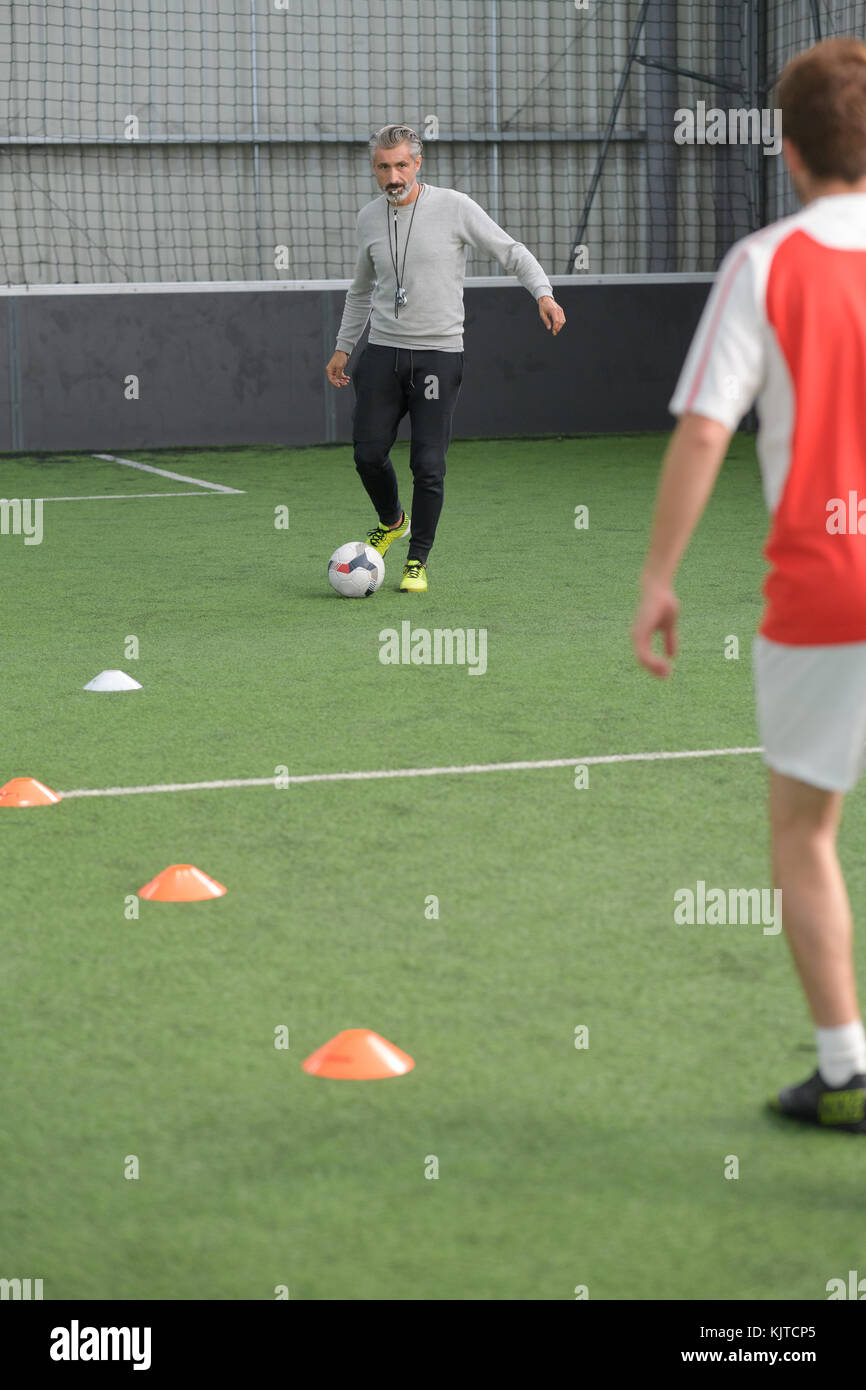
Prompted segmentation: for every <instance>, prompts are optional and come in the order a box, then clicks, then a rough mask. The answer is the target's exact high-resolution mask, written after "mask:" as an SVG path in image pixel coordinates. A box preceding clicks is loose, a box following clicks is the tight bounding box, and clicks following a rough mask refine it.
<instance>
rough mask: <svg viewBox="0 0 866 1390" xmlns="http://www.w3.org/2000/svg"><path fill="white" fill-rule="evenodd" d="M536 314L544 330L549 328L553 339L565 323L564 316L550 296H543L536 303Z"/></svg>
mask: <svg viewBox="0 0 866 1390" xmlns="http://www.w3.org/2000/svg"><path fill="white" fill-rule="evenodd" d="M538 312H539V314H540V315H541V318H542V322H543V323H544V326H545V328H549V329H550V330H551V331H552V333H553V336H554V338H555V337H556V335H557V333H558V332H559V330H560V328H562V325H563V324H564V323H565V314H564V313H563V311H562V308H561V307H560V305H559V304H557V302H556V300H555V299H554V298H553V296H552V295H549V294H543V295H542V296H541V298H540V299H539V301H538Z"/></svg>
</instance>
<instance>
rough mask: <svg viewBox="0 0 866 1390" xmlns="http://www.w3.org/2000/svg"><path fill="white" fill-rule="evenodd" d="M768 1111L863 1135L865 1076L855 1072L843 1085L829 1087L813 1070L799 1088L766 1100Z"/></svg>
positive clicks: (865, 1132)
mask: <svg viewBox="0 0 866 1390" xmlns="http://www.w3.org/2000/svg"><path fill="white" fill-rule="evenodd" d="M767 1104H768V1105H769V1107H770V1109H771V1110H775V1111H776V1112H777V1113H778V1114H781V1115H787V1116H788V1117H789V1118H790V1119H792V1120H803V1121H805V1123H806V1124H810V1125H820V1127H821V1128H822V1129H841V1130H845V1131H846V1132H847V1133H848V1134H866V1076H864V1075H863V1073H862V1072H857V1073H855V1075H854V1076H852V1077H851V1079H850V1080H849V1081H846V1083H845V1085H844V1086H828V1085H827V1083H826V1081H825V1080H824V1079H823V1077H822V1076H821V1073H820V1072H818V1071H816V1072H815V1073H814V1074H813V1075H812V1076H810V1077H809V1079H808V1081H803V1082H802V1083H801V1084H800V1085H799V1086H787V1087H786V1088H785V1089H784V1090H783V1091H780V1092H779V1094H778V1095H777V1096H774V1097H773V1099H772V1100H770V1101H768V1102H767Z"/></svg>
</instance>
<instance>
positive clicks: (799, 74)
mask: <svg viewBox="0 0 866 1390" xmlns="http://www.w3.org/2000/svg"><path fill="white" fill-rule="evenodd" d="M776 105H777V106H778V107H779V108H780V109H781V112H782V134H783V136H785V137H787V138H788V139H789V140H790V141H791V142H792V144H794V145H796V147H797V149H798V151H799V152H800V154H801V155H802V156H803V162H804V163H805V165H806V168H807V169H808V170H809V173H810V174H812V175H813V176H814V177H815V178H822V179H830V178H836V179H843V180H844V181H845V182H846V183H856V182H857V180H858V179H861V178H863V176H864V175H866V43H864V42H863V41H862V40H861V39H825V40H824V41H823V42H822V43H817V44H815V46H814V48H808V49H806V51H805V53H799V54H798V55H797V57H796V58H792V59H791V61H790V63H788V65H787V67H785V68H784V69H783V71H782V73H781V75H780V76H779V79H778V82H777V83H776Z"/></svg>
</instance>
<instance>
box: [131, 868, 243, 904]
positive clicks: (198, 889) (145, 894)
mask: <svg viewBox="0 0 866 1390" xmlns="http://www.w3.org/2000/svg"><path fill="white" fill-rule="evenodd" d="M226 891H227V890H226V889H225V888H224V887H223V885H222V884H221V883H217V881H216V879H215V878H209V877H208V875H207V874H203V873H202V871H201V869H197V868H196V867H195V865H194V864H169V866H168V868H167V869H163V871H162V873H161V874H157V876H156V878H152V879H151V880H150V883H146V884H145V885H144V887H143V888H139V890H138V896H139V897H140V898H151V899H153V900H154V901H155V902H160V903H193V902H198V901H199V900H200V899H202V898H221V897H222V895H223V893H225V892H226Z"/></svg>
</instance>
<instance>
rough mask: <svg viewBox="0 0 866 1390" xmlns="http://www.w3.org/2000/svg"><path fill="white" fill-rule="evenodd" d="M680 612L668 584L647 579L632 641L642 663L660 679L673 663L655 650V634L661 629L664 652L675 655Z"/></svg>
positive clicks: (632, 631)
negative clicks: (653, 643) (653, 642)
mask: <svg viewBox="0 0 866 1390" xmlns="http://www.w3.org/2000/svg"><path fill="white" fill-rule="evenodd" d="M679 611H680V603H679V599H678V598H677V596H676V594H675V593H674V591H673V589H671V588H670V586H669V585H667V584H664V583H662V582H661V581H659V580H655V579H644V581H643V592H642V594H641V598H640V602H639V604H638V609H637V613H636V615H635V620H634V623H633V624H632V629H631V640H632V645H633V647H634V653H635V656H636V657H637V659H638V661H639V662H640V664H641V666H645V667H646V669H647V670H648V671H651V672H652V674H653V675H654V676H658V677H659V678H660V679H661V680H665V679H666V678H667V677H668V676H669V675H670V673H671V663H670V662H669V661H666V660H665V659H664V657H662V656H659V655H658V654H657V653H656V652H654V651H653V645H652V641H653V637H654V636H655V634H656V633H657V632H660V633H661V634H662V637H663V638H664V649H665V655H666V656H669V657H670V656H676V654H677V617H678V615H679Z"/></svg>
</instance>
